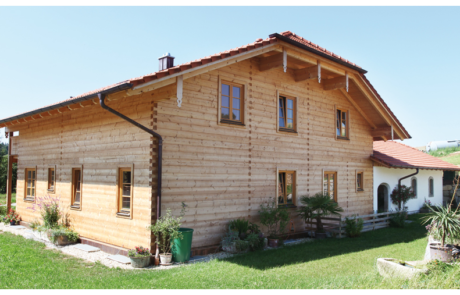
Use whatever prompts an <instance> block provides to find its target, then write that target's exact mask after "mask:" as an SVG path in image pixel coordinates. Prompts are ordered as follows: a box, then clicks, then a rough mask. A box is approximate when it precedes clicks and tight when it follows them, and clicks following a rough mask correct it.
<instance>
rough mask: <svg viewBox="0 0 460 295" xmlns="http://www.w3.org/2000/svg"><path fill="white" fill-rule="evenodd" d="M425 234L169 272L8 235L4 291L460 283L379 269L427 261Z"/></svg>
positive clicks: (391, 233)
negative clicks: (119, 264)
mask: <svg viewBox="0 0 460 295" xmlns="http://www.w3.org/2000/svg"><path fill="white" fill-rule="evenodd" d="M419 217H420V216H411V217H410V218H411V219H414V220H415V218H419ZM425 233H426V231H425V229H424V227H423V226H421V225H420V224H419V223H418V222H413V223H411V224H409V225H408V227H407V228H404V229H399V228H386V229H381V230H377V231H373V232H367V233H364V234H363V235H362V236H361V237H359V238H353V239H352V238H344V239H326V240H318V241H314V242H311V243H306V244H301V245H295V246H289V247H284V248H281V249H278V250H269V251H260V252H253V253H248V254H243V255H240V256H236V257H233V258H229V259H225V260H213V261H211V262H209V263H197V264H192V265H188V266H185V267H180V268H174V269H170V270H164V271H145V270H136V271H132V270H122V269H110V268H107V267H105V266H103V265H102V264H100V263H87V262H84V261H83V260H80V259H76V258H73V257H70V256H66V255H64V254H62V253H61V252H58V251H55V250H46V249H45V246H44V244H41V243H38V242H35V241H31V240H25V239H24V238H22V237H20V236H15V235H12V234H9V233H3V234H0V289H9V288H14V289H24V288H27V289H28V288H32V289H42V288H45V289H47V288H53V289H61V288H62V289H66V288H72V289H78V288H83V289H92V288H96V289H100V288H110V289H112V288H113V289H118V288H128V289H130V288H133V289H137V288H141V289H150V288H177V289H184V288H197V289H201V288H205V289H208V288H218V289H221V288H225V289H228V288H230V289H234V288H235V289H236V288H270V289H274V288H281V289H284V288H304V289H305V288H307V289H308V288H397V289H400V288H441V287H444V288H460V279H459V278H460V271H459V268H456V270H455V271H450V272H448V273H444V272H443V273H441V272H434V273H432V274H431V275H429V276H423V277H421V278H420V279H417V280H412V281H405V280H400V279H394V280H393V279H391V280H390V279H383V278H382V277H381V276H379V275H378V272H377V269H376V266H375V264H376V259H377V258H379V257H393V258H398V259H401V260H420V259H423V256H424V252H425V246H426V242H427V241H426V236H425Z"/></svg>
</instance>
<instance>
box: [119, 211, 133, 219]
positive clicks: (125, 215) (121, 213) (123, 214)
mask: <svg viewBox="0 0 460 295" xmlns="http://www.w3.org/2000/svg"><path fill="white" fill-rule="evenodd" d="M117 217H118V218H124V219H132V218H131V213H123V212H117Z"/></svg>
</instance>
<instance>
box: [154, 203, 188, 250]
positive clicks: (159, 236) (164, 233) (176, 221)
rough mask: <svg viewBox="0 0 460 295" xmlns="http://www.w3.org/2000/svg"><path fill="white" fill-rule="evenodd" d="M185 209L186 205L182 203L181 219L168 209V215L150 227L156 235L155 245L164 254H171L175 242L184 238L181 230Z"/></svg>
mask: <svg viewBox="0 0 460 295" xmlns="http://www.w3.org/2000/svg"><path fill="white" fill-rule="evenodd" d="M185 207H186V205H185V204H184V203H182V210H181V213H180V216H179V217H174V216H172V215H171V209H167V210H166V214H165V215H163V216H161V217H160V218H159V219H158V220H157V221H156V222H155V224H152V225H151V226H150V227H149V228H150V230H151V231H152V232H153V234H154V235H155V243H156V244H157V245H158V248H159V249H160V252H162V253H163V254H166V253H171V249H172V247H173V246H174V240H175V239H182V238H183V237H182V233H181V232H180V231H179V228H180V226H181V221H182V218H183V217H184V214H185Z"/></svg>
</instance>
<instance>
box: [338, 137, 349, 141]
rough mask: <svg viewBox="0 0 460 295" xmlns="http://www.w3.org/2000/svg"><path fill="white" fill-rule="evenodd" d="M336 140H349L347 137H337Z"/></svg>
mask: <svg viewBox="0 0 460 295" xmlns="http://www.w3.org/2000/svg"><path fill="white" fill-rule="evenodd" d="M337 139H339V140H348V141H349V140H350V139H349V138H348V137H343V136H337Z"/></svg>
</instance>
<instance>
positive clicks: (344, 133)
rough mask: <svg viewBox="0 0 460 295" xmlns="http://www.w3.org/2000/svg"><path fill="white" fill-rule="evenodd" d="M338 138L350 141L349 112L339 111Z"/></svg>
mask: <svg viewBox="0 0 460 295" xmlns="http://www.w3.org/2000/svg"><path fill="white" fill-rule="evenodd" d="M336 119H337V126H336V130H337V131H336V135H337V138H342V139H348V111H344V110H340V109H337V118H336Z"/></svg>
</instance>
